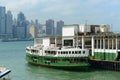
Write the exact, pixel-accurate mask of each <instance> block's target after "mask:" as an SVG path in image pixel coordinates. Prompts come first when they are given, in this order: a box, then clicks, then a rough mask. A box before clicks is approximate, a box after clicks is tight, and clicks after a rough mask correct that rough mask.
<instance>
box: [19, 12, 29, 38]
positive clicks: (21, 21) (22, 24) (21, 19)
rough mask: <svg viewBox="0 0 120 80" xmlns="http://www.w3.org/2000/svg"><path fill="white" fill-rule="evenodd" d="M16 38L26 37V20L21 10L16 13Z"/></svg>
mask: <svg viewBox="0 0 120 80" xmlns="http://www.w3.org/2000/svg"><path fill="white" fill-rule="evenodd" d="M17 38H19V39H24V38H27V21H26V18H25V16H24V14H23V13H22V12H20V13H19V14H18V15H17Z"/></svg>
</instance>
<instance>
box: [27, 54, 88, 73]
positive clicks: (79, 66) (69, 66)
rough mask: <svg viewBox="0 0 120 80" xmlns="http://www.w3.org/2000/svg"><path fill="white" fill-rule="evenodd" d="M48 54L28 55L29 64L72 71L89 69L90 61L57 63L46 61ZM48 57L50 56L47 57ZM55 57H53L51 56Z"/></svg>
mask: <svg viewBox="0 0 120 80" xmlns="http://www.w3.org/2000/svg"><path fill="white" fill-rule="evenodd" d="M31 57H37V58H38V59H39V60H38V61H34V60H33V59H32V58H31ZM45 58H46V56H36V55H26V60H27V62H28V63H29V64H33V65H36V66H43V67H49V68H55V69H62V70H70V71H88V70H89V63H87V62H79V63H68V62H61V63H60V62H59V63H57V62H55V63H45ZM47 58H48V57H47ZM49 59H53V58H49Z"/></svg>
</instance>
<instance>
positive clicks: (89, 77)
mask: <svg viewBox="0 0 120 80" xmlns="http://www.w3.org/2000/svg"><path fill="white" fill-rule="evenodd" d="M30 45H33V42H32V41H21V42H0V66H5V67H7V68H9V69H11V70H12V72H11V73H10V75H9V76H8V77H10V78H11V79H12V80H119V79H120V72H115V71H105V70H102V71H101V70H93V71H90V72H71V71H63V70H56V69H50V68H45V67H40V66H33V65H30V64H28V63H27V62H26V61H25V47H26V46H30Z"/></svg>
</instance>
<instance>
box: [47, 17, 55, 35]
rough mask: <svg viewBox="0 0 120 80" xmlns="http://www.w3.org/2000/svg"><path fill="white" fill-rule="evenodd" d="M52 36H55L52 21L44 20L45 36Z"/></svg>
mask: <svg viewBox="0 0 120 80" xmlns="http://www.w3.org/2000/svg"><path fill="white" fill-rule="evenodd" d="M54 34H55V27H54V20H52V19H49V20H46V35H54Z"/></svg>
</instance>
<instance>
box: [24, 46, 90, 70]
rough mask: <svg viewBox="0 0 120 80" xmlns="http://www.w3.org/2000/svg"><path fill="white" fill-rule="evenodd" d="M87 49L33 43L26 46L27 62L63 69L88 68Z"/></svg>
mask: <svg viewBox="0 0 120 80" xmlns="http://www.w3.org/2000/svg"><path fill="white" fill-rule="evenodd" d="M88 58H89V50H88V49H82V48H80V47H73V46H63V47H57V46H55V45H52V44H51V45H50V46H46V47H45V46H44V45H34V46H28V47H26V60H27V62H28V63H31V64H34V65H40V66H45V67H51V68H57V69H63V70H75V71H78V70H88V67H89V63H88Z"/></svg>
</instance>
